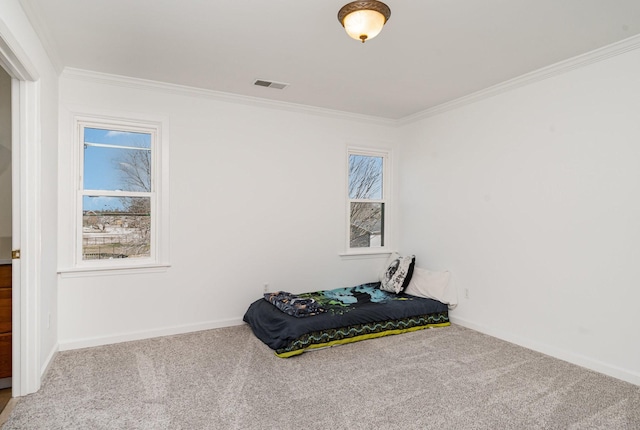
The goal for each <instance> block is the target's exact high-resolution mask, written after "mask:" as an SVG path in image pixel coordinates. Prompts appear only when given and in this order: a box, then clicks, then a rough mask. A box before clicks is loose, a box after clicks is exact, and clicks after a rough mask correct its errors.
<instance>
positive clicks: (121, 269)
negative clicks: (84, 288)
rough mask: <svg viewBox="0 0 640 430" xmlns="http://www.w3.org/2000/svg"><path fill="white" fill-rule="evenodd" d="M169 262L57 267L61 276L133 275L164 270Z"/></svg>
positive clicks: (168, 265)
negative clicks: (138, 264) (137, 264)
mask: <svg viewBox="0 0 640 430" xmlns="http://www.w3.org/2000/svg"><path fill="white" fill-rule="evenodd" d="M169 267H171V265H170V264H146V265H140V266H114V267H106V266H105V267H95V266H94V267H72V268H68V269H58V274H59V275H60V276H61V277H63V278H79V277H87V276H111V275H133V274H142V273H158V272H166V271H167V269H168V268H169Z"/></svg>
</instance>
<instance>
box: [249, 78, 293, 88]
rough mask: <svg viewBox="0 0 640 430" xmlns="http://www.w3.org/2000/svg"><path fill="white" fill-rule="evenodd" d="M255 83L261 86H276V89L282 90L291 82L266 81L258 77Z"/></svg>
mask: <svg viewBox="0 0 640 430" xmlns="http://www.w3.org/2000/svg"><path fill="white" fill-rule="evenodd" d="M253 85H257V86H259V87H268V88H275V89H276V90H282V89H284V88H287V87H288V86H289V84H285V83H284V82H273V81H264V80H262V79H256V81H255V82H254V83H253Z"/></svg>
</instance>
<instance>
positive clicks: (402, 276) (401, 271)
mask: <svg viewBox="0 0 640 430" xmlns="http://www.w3.org/2000/svg"><path fill="white" fill-rule="evenodd" d="M415 264H416V256H415V255H408V256H405V257H402V256H400V254H398V253H397V252H394V253H393V254H391V257H389V260H388V261H387V265H386V266H385V269H384V271H383V272H382V273H381V274H380V289H381V290H384V291H388V292H390V293H396V294H399V293H401V292H402V290H404V289H405V288H406V287H407V285H409V281H411V276H412V275H413V267H414V266H415Z"/></svg>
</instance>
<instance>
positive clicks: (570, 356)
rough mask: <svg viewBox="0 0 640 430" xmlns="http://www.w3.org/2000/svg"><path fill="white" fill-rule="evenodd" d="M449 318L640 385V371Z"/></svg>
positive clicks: (477, 329) (467, 321)
mask: <svg viewBox="0 0 640 430" xmlns="http://www.w3.org/2000/svg"><path fill="white" fill-rule="evenodd" d="M449 319H450V320H451V322H452V323H453V324H457V325H460V326H463V327H466V328H470V329H472V330H475V331H478V332H480V333H484V334H487V335H489V336H492V337H495V338H498V339H502V340H505V341H507V342H510V343H514V344H516V345H519V346H522V347H524V348H528V349H531V350H534V351H537V352H540V353H542V354H546V355H549V356H551V357H554V358H557V359H560V360H563V361H566V362H569V363H571V364H575V365H577V366H580V367H584V368H587V369H589V370H593V371H595V372H598V373H602V374H604V375H607V376H611V377H613V378H616V379H620V380H622V381H625V382H629V383H631V384H634V385H638V386H640V373H636V372H633V371H630V370H627V369H623V368H620V367H617V366H612V365H610V364H607V363H603V362H601V361H598V360H594V359H592V358H589V357H585V356H584V355H581V354H576V353H574V352H571V351H567V350H564V349H560V348H556V347H554V346H551V345H547V344H544V343H540V342H536V341H534V340H531V339H528V338H525V337H522V336H518V335H516V334H513V333H510V332H507V331H504V330H500V329H498V328H495V327H490V326H486V325H483V324H477V323H475V322H473V321H469V320H467V319H464V318H458V317H455V316H452V315H449Z"/></svg>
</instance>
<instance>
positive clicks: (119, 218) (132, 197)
mask: <svg viewBox="0 0 640 430" xmlns="http://www.w3.org/2000/svg"><path fill="white" fill-rule="evenodd" d="M81 133H82V139H83V140H82V142H83V172H82V182H81V184H82V190H81V193H82V196H81V198H82V260H96V259H115V258H148V257H150V256H151V252H152V237H153V235H152V225H153V219H152V215H153V214H152V207H153V201H152V200H153V199H154V190H153V180H152V178H153V176H152V169H153V162H152V160H153V157H152V151H153V145H154V132H153V131H148V132H147V131H130V130H117V129H111V128H98V127H91V126H88V125H82V126H81Z"/></svg>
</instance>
